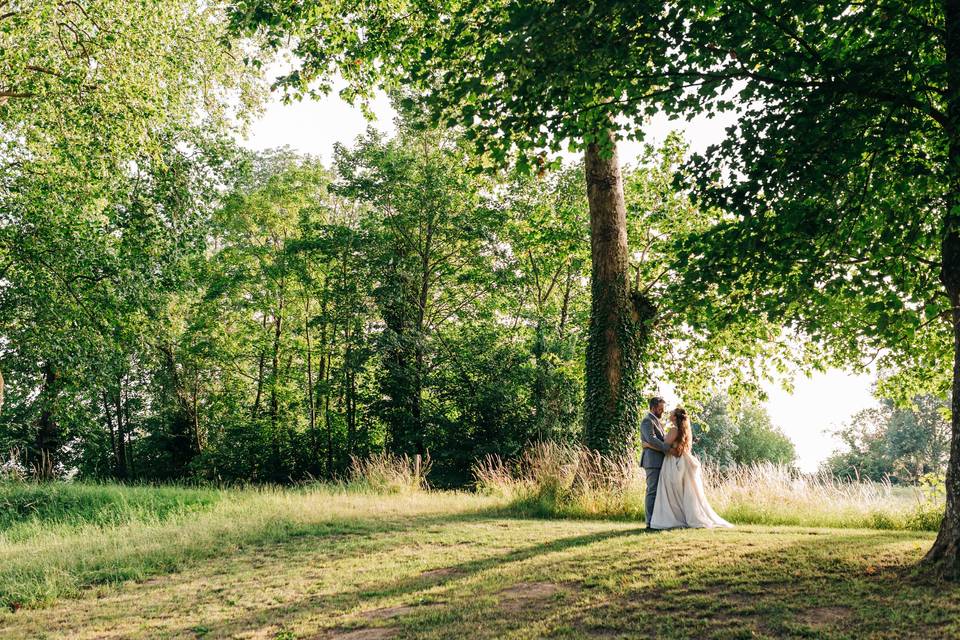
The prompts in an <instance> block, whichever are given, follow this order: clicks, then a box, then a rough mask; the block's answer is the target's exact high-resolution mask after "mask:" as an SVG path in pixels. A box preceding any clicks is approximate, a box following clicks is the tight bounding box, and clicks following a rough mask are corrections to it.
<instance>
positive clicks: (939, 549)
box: [924, 0, 960, 580]
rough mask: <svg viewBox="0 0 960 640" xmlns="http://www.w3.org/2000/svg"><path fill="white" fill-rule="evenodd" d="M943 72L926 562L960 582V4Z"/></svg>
mask: <svg viewBox="0 0 960 640" xmlns="http://www.w3.org/2000/svg"><path fill="white" fill-rule="evenodd" d="M944 9H945V11H944V17H945V23H946V31H945V34H946V38H945V45H946V47H945V50H946V63H947V64H946V68H947V70H948V71H947V92H946V93H947V123H948V126H947V127H946V130H947V136H948V138H949V140H948V160H947V170H946V173H947V201H946V218H945V220H944V229H943V245H942V248H941V260H942V263H941V271H940V279H941V281H942V282H943V286H944V288H945V289H946V291H947V296H948V297H949V299H950V307H951V314H950V320H951V322H952V323H953V387H952V394H953V397H952V399H951V407H950V408H951V417H950V422H951V437H950V462H949V463H948V465H947V478H946V492H947V504H946V511H945V512H944V517H943V523H942V524H941V525H940V532H939V534H938V535H937V540H936V542H934V544H933V547H932V548H931V549H930V551H929V552H927V555H926V557H925V559H924V561H925V562H926V563H928V564H929V565H931V566H933V567H934V568H935V570H936V571H937V572H938V573H940V574H942V575H943V576H944V577H947V578H950V579H954V580H956V579H960V0H945V2H944Z"/></svg>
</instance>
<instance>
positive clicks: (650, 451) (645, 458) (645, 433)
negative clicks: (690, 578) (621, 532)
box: [640, 397, 670, 529]
mask: <svg viewBox="0 0 960 640" xmlns="http://www.w3.org/2000/svg"><path fill="white" fill-rule="evenodd" d="M666 406H667V403H666V402H665V401H664V399H663V398H660V397H654V398H650V403H649V407H650V411H649V413H647V415H646V416H645V417H644V418H643V420H641V421H640V439H641V440H642V441H643V444H645V445H647V446H645V447H644V448H643V454H642V456H641V458H640V466H641V467H643V470H644V472H645V473H646V474H647V499H646V501H645V503H644V509H645V511H646V512H647V528H648V529H649V528H650V519H651V518H652V517H653V506H654V504H655V503H656V501H657V485H658V484H659V483H660V467H662V466H663V454H665V453H666V452H667V451H669V450H670V447H669V446H668V445H667V444H666V443H665V442H664V441H663V438H664V436H665V434H664V430H663V425H662V424H661V423H660V418H662V417H663V410H664V409H665V408H666Z"/></svg>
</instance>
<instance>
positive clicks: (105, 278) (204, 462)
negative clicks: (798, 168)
mask: <svg viewBox="0 0 960 640" xmlns="http://www.w3.org/2000/svg"><path fill="white" fill-rule="evenodd" d="M194 141H195V144H194V145H193V146H189V147H187V146H185V145H184V143H183V140H182V139H180V138H173V137H171V138H170V140H169V141H161V145H160V146H159V147H158V149H159V153H160V154H161V155H160V156H159V158H160V159H158V160H157V161H156V163H155V164H151V163H148V162H146V161H144V162H143V163H142V165H141V166H138V167H137V171H136V173H134V174H131V175H129V176H126V182H124V184H125V190H123V191H120V192H118V193H113V194H111V201H110V202H109V203H107V205H106V206H108V207H110V208H111V209H112V210H113V215H112V218H111V220H110V223H109V227H108V229H102V230H99V231H98V232H96V233H94V232H92V231H91V239H90V243H91V244H92V245H93V247H94V248H95V250H93V249H91V250H88V251H86V252H83V245H77V244H76V243H75V238H73V237H71V238H69V239H66V238H64V239H61V240H60V242H61V244H59V245H58V247H61V251H60V252H59V253H54V252H49V246H44V248H43V250H41V249H40V248H37V249H36V252H37V253H36V254H34V255H35V257H36V261H11V263H10V265H9V266H8V268H7V271H6V274H5V286H4V287H3V288H2V303H3V306H4V309H5V310H6V315H5V317H6V318H7V324H6V325H5V327H4V351H3V357H2V360H0V362H2V365H3V370H4V371H5V372H7V378H8V381H9V385H8V394H7V395H8V397H7V403H6V407H5V408H4V423H3V427H2V430H0V438H2V442H0V446H2V447H3V448H4V449H10V448H16V449H18V450H19V451H20V452H21V453H22V455H23V457H24V461H25V462H26V463H28V464H32V465H35V466H36V465H41V466H43V465H45V464H46V463H47V461H49V462H50V465H51V468H50V469H48V470H47V471H48V472H56V471H57V470H61V471H62V470H64V469H72V468H76V469H78V470H79V471H80V473H81V474H83V475H84V476H87V477H101V478H102V477H113V478H119V479H133V478H137V479H175V478H183V477H197V478H207V479H216V480H252V481H271V482H286V481H290V480H296V479H302V478H306V477H311V476H313V477H331V476H334V475H336V474H337V473H339V472H340V471H342V470H343V469H344V468H345V466H346V465H347V464H348V462H349V458H350V456H364V455H367V454H369V453H371V452H380V451H389V452H391V453H395V454H411V455H412V454H418V453H419V454H427V453H429V454H430V455H431V456H432V457H433V459H434V462H435V478H436V479H437V480H438V481H440V482H449V483H462V482H464V481H466V480H467V479H468V478H469V468H470V465H471V464H472V463H473V461H474V460H476V459H477V458H479V457H481V456H483V455H485V454H487V453H496V454H499V455H501V456H505V457H509V456H514V455H516V454H517V453H519V452H520V450H521V448H522V447H523V445H524V444H526V443H528V442H530V441H534V440H546V439H553V440H561V441H567V442H572V441H576V440H578V439H579V438H580V437H581V434H582V426H581V425H582V416H583V413H582V412H583V408H582V407H583V366H584V365H583V357H582V354H583V350H584V348H585V346H584V345H585V342H584V341H585V332H586V323H587V318H588V309H589V291H588V286H589V274H588V272H587V271H586V269H587V266H588V264H589V262H588V259H589V256H588V254H587V251H588V249H589V243H588V242H587V239H586V233H587V225H586V220H587V199H586V194H585V192H584V188H583V185H582V172H583V168H582V166H576V165H571V166H567V167H564V168H561V169H560V170H557V171H551V172H547V173H544V174H542V175H539V176H538V175H527V174H521V173H498V174H494V175H491V174H489V173H483V172H477V171H475V170H474V167H475V165H476V160H477V158H476V157H475V156H472V155H471V154H470V153H469V152H468V151H467V148H466V147H465V146H464V145H463V144H462V141H461V140H460V139H459V138H458V136H457V135H456V133H455V132H448V131H439V130H432V129H423V128H422V127H414V126H410V123H406V122H400V123H399V130H398V133H397V134H396V135H395V136H392V137H385V136H383V135H382V134H379V133H377V132H376V131H375V130H373V129H371V130H370V131H368V133H367V134H366V135H364V136H362V137H361V138H360V139H358V140H357V141H356V143H355V144H353V145H351V146H350V147H349V148H347V147H342V148H338V149H337V152H336V155H335V161H334V163H333V166H331V167H325V166H323V165H322V164H321V163H319V162H318V161H316V160H314V159H312V158H308V157H301V156H298V155H296V154H294V153H292V152H290V151H286V150H278V151H272V152H266V153H259V154H258V153H252V152H249V151H245V150H243V149H241V148H238V147H236V146H235V145H233V144H232V143H229V142H226V141H225V140H224V139H216V138H209V137H203V136H197V137H195V138H194ZM683 153H684V148H683V144H682V142H681V141H680V139H679V138H677V137H671V138H670V139H669V140H668V141H667V143H666V144H665V145H664V147H663V148H661V149H658V150H654V149H650V150H648V153H647V156H646V157H645V158H644V159H643V163H642V165H641V166H639V167H637V168H634V169H630V170H628V171H627V172H626V174H625V183H626V185H627V191H626V200H627V202H628V203H629V205H630V207H631V208H630V212H631V218H630V224H631V225H633V226H634V227H635V228H637V229H638V233H637V237H638V238H640V239H642V241H643V244H642V245H641V246H639V247H637V249H636V251H635V255H636V258H635V264H634V270H635V273H636V274H637V275H638V277H639V276H640V274H641V273H643V272H644V270H649V271H653V270H654V269H662V268H663V267H662V266H661V263H662V262H663V261H665V260H666V259H667V258H668V257H669V256H666V255H658V251H659V252H660V253H663V252H664V249H663V247H665V246H666V241H665V240H662V239H660V238H658V236H657V235H656V234H654V233H653V232H652V231H651V224H653V223H655V222H656V219H657V218H659V219H660V221H661V222H660V223H661V224H667V223H669V224H671V225H673V228H675V229H681V230H682V229H683V228H684V227H685V226H686V227H689V226H691V225H697V224H700V222H699V221H700V220H702V218H703V214H701V213H700V212H699V211H697V210H696V209H695V208H693V207H691V206H690V204H689V202H688V201H686V200H685V199H684V198H683V197H682V195H678V193H677V192H676V190H675V189H674V188H673V187H672V184H671V179H672V175H673V172H674V171H675V169H676V166H677V164H678V163H679V162H680V160H681V159H682V157H683ZM19 179H20V180H21V181H22V182H18V183H17V184H18V185H19V184H22V185H23V186H24V188H26V187H29V186H31V185H32V184H34V181H33V178H32V176H30V175H28V174H24V175H22V176H19ZM8 196H9V197H10V198H11V199H12V198H14V197H16V200H15V202H16V203H17V204H18V205H19V206H24V207H26V206H33V207H36V208H37V209H43V208H45V207H49V206H50V197H49V195H48V194H45V193H35V192H30V191H23V190H18V189H16V188H11V190H10V191H9V192H8ZM28 196H29V197H28ZM11 211H12V212H16V211H17V210H11ZM30 224H31V220H30V219H29V218H28V217H27V216H26V215H19V214H17V213H13V214H12V215H10V216H9V219H8V224H7V226H6V227H5V231H6V232H7V233H11V234H14V233H20V234H22V235H23V236H25V237H26V236H29V233H30V229H31V227H30ZM44 231H45V232H49V233H53V232H56V229H46V228H44ZM65 231H71V230H70V229H65ZM18 250H19V251H27V250H30V245H26V246H24V245H20V246H19V247H18ZM40 260H42V263H40V262H39V261H40ZM84 260H88V261H89V262H84ZM644 261H646V262H644ZM658 261H659V262H658ZM38 263H39V264H41V265H42V267H43V268H42V269H38V268H37V264H38ZM68 274H69V275H68ZM674 322H676V323H677V325H676V326H681V323H682V318H680V319H678V320H675V321H674ZM664 326H669V325H666V324H665V323H664V324H662V325H660V329H659V330H661V331H663V330H664V329H663V328H662V327H664ZM662 355H665V356H668V357H669V356H670V355H671V352H670V350H669V348H668V347H665V348H664V352H663V354H662ZM659 357H660V355H659V354H658V356H657V357H656V358H652V366H651V371H652V370H653V366H658V365H657V362H658V360H659ZM660 366H663V365H660ZM692 370H693V369H690V370H684V372H685V373H686V374H687V375H690V372H691V371H692ZM41 463H42V464H41Z"/></svg>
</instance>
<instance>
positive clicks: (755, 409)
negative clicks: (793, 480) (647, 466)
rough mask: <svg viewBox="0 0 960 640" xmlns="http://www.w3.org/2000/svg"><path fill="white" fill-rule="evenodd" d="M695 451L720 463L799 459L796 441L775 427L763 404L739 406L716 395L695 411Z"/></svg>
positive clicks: (710, 460) (745, 463)
mask: <svg viewBox="0 0 960 640" xmlns="http://www.w3.org/2000/svg"><path fill="white" fill-rule="evenodd" d="M693 428H694V434H695V445H694V451H695V453H697V454H698V455H700V456H701V457H703V458H704V459H706V460H708V461H709V462H711V463H713V464H717V465H719V466H721V467H728V466H731V465H753V464H761V463H772V464H776V465H785V466H790V465H793V464H794V463H795V462H796V459H797V452H796V450H795V448H794V446H793V442H791V441H790V439H789V438H788V437H787V436H786V435H784V434H783V432H782V431H781V430H780V429H779V428H777V427H775V426H774V425H773V423H772V422H771V420H770V416H769V415H767V412H766V410H765V409H764V408H763V407H762V406H757V405H752V404H748V405H745V406H743V407H741V408H739V410H737V409H734V408H733V407H730V406H729V401H728V399H727V398H726V397H724V396H720V395H717V396H714V397H712V398H710V400H708V401H707V402H706V403H705V404H704V405H703V407H701V409H700V411H698V412H697V414H696V419H695V420H694V424H693Z"/></svg>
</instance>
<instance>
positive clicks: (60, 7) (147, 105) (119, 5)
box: [0, 0, 259, 473]
mask: <svg viewBox="0 0 960 640" xmlns="http://www.w3.org/2000/svg"><path fill="white" fill-rule="evenodd" d="M223 27H224V22H223V12H222V7H221V6H219V5H217V4H216V3H209V2H199V1H197V0H174V1H173V2H159V1H152V0H151V1H149V2H141V3H129V2H122V1H120V0H103V1H101V2H95V3H94V2H84V1H80V2H62V1H60V0H39V1H35V2H23V1H21V0H5V1H3V2H0V50H2V51H3V52H4V54H3V56H0V274H2V279H0V282H2V284H0V305H2V306H3V307H4V310H5V313H4V322H3V324H2V325H0V331H2V333H3V336H4V339H5V340H4V342H3V355H2V357H3V362H4V365H7V366H9V363H13V366H16V367H17V368H18V369H19V371H15V372H14V371H11V372H10V375H9V376H8V379H9V380H10V381H12V382H13V385H16V388H11V389H10V394H8V395H10V396H11V397H14V398H15V399H16V401H17V402H18V404H20V405H21V406H19V407H17V409H16V410H15V414H14V419H15V420H16V421H18V422H19V423H20V424H19V425H18V426H17V427H15V428H21V427H23V428H27V427H24V425H25V424H26V423H29V427H28V430H31V431H32V432H33V437H32V438H30V439H29V440H31V442H30V446H29V447H28V448H27V455H28V458H29V459H31V460H33V459H34V458H35V457H37V456H40V455H46V456H49V457H50V458H51V459H53V460H54V461H56V459H57V458H58V457H59V456H60V455H61V454H63V453H64V445H65V444H66V442H67V439H68V437H69V436H70V435H71V434H72V431H73V429H74V428H77V429H86V428H87V427H86V426H84V425H87V424H89V423H88V420H89V419H91V418H92V416H94V415H96V414H98V413H100V410H99V409H95V408H94V407H93V406H92V405H90V403H89V402H86V403H83V404H81V405H79V406H75V407H74V408H76V411H74V412H71V413H68V412H66V411H64V409H65V408H66V407H70V406H71V401H72V400H75V399H76V397H77V395H78V394H84V392H85V391H86V390H89V389H91V388H95V389H103V390H104V391H106V392H107V394H108V395H112V396H114V398H113V399H115V397H120V396H121V395H122V396H123V397H126V395H125V393H126V392H125V390H124V389H123V387H124V385H125V383H124V380H126V378H127V374H128V373H129V371H128V370H129V369H130V366H131V358H130V348H131V343H132V342H134V341H136V340H138V339H140V338H141V337H142V336H140V335H138V331H139V327H138V325H139V323H138V322H137V320H138V319H140V318H142V317H143V316H141V317H140V318H138V317H137V314H141V313H142V314H144V315H145V316H148V317H149V315H150V313H149V311H148V309H149V307H148V305H147V303H148V302H152V301H155V299H151V292H152V291H154V287H158V288H165V287H168V286H169V285H170V284H171V282H172V276H173V273H174V272H173V268H174V267H175V266H176V264H177V261H178V259H179V257H180V256H181V250H182V251H184V252H185V251H187V250H188V249H189V244H190V243H191V242H192V241H193V240H194V239H195V236H194V235H193V234H192V232H193V231H194V230H195V228H193V227H192V226H191V225H192V223H193V221H194V218H192V217H191V215H190V214H191V213H192V212H191V211H189V210H188V211H184V206H185V205H186V206H187V209H189V206H188V203H190V202H191V201H192V198H193V196H194V195H196V194H195V193H193V192H191V188H192V186H193V184H192V182H191V180H192V179H193V178H195V177H196V176H192V175H190V176H189V179H186V178H184V176H185V174H186V175H189V173H190V171H189V169H185V167H186V166H187V165H190V166H191V167H195V166H197V165H191V164H190V160H191V159H192V154H194V153H197V152H198V151H199V149H201V148H202V147H204V146H207V145H208V144H209V143H210V141H211V139H215V138H216V133H215V132H222V131H223V130H224V128H225V127H226V125H227V120H229V118H227V117H225V116H227V115H228V113H229V112H232V111H234V110H233V109H232V108H229V107H228V102H229V101H228V100H227V97H228V93H233V92H237V93H239V94H240V95H242V97H243V98H244V99H243V100H241V101H240V102H239V105H240V109H238V110H237V112H238V113H242V112H243V110H244V108H246V107H247V106H251V105H252V103H253V102H255V100H254V99H253V95H254V93H255V91H256V87H257V86H258V85H259V83H258V81H257V79H256V74H254V73H251V69H249V68H245V67H243V66H242V64H241V62H240V60H239V57H238V56H237V55H236V54H237V52H238V50H234V49H232V45H230V44H225V42H224V38H223V36H224V29H223ZM201 121H203V122H204V123H205V124H206V125H207V128H208V130H209V131H208V133H209V134H210V135H199V134H198V130H197V127H195V125H197V124H198V123H199V122H201ZM198 164H202V162H201V163H198ZM7 311H9V313H7ZM13 385H11V387H13ZM94 395H95V396H96V397H97V400H96V401H95V404H96V405H97V406H99V405H100V404H101V399H100V398H99V396H100V395H101V394H99V393H97V394H94ZM108 400H110V402H111V404H113V405H114V407H116V404H115V403H114V402H112V399H108ZM120 404H121V405H123V401H121V403H120ZM122 409H123V410H122V411H120V412H119V413H116V414H114V415H113V416H112V417H111V419H109V420H106V422H109V423H110V424H113V425H114V426H113V427H110V433H111V435H112V438H113V440H112V442H113V445H114V454H113V455H114V457H115V458H117V456H118V455H119V458H118V459H117V460H116V465H115V466H116V468H117V470H118V472H122V473H125V471H124V467H125V466H126V462H125V461H124V460H123V459H124V456H125V453H126V452H125V451H124V449H125V447H126V444H127V438H128V436H129V434H130V433H131V431H130V430H128V429H126V423H124V422H122V420H123V419H124V418H125V416H126V414H127V409H126V407H122ZM114 411H116V408H114Z"/></svg>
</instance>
